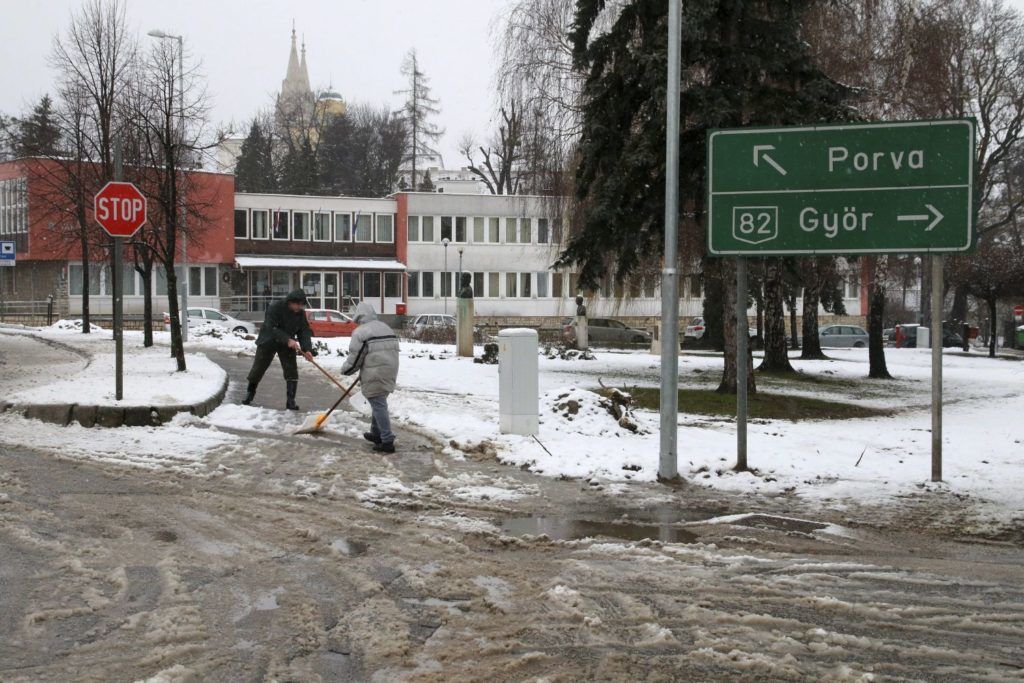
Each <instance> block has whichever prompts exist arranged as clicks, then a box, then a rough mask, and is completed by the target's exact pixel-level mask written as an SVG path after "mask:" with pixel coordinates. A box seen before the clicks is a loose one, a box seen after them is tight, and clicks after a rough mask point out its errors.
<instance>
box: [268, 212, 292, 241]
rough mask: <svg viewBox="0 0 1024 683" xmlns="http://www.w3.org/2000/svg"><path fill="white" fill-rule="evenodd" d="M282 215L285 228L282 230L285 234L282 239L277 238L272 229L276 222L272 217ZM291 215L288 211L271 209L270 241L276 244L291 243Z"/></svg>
mask: <svg viewBox="0 0 1024 683" xmlns="http://www.w3.org/2000/svg"><path fill="white" fill-rule="evenodd" d="M282 214H283V215H284V216H285V226H284V229H285V233H286V234H285V236H284V237H278V236H277V235H276V234H275V229H274V226H275V225H277V221H275V220H274V216H279V215H282ZM291 214H292V212H291V211H289V210H288V209H273V210H271V212H270V239H271V240H274V241H276V242H289V241H291V238H292V218H291Z"/></svg>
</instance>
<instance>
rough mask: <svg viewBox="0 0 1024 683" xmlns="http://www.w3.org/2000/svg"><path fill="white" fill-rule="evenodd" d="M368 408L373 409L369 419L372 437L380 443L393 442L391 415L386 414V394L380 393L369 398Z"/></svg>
mask: <svg viewBox="0 0 1024 683" xmlns="http://www.w3.org/2000/svg"><path fill="white" fill-rule="evenodd" d="M366 400H367V401H369V402H370V409H371V410H372V411H373V418H372V419H371V420H370V432H371V433H372V434H373V436H374V438H375V439H376V440H377V441H380V442H381V443H394V441H395V435H394V433H393V432H392V431H391V417H390V416H389V415H388V395H387V394H382V395H380V396H374V397H373V398H370V397H369V396H367V397H366Z"/></svg>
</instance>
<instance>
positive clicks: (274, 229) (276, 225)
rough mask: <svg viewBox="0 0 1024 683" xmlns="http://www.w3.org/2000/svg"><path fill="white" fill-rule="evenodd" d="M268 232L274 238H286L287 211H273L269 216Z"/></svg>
mask: <svg viewBox="0 0 1024 683" xmlns="http://www.w3.org/2000/svg"><path fill="white" fill-rule="evenodd" d="M270 225H271V228H270V234H271V236H272V237H273V238H274V239H275V240H286V239H288V212H287V211H274V212H273V213H272V214H271V216H270Z"/></svg>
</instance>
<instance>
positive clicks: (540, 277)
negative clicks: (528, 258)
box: [537, 271, 549, 299]
mask: <svg viewBox="0 0 1024 683" xmlns="http://www.w3.org/2000/svg"><path fill="white" fill-rule="evenodd" d="M548 276H549V274H548V273H547V271H542V272H539V273H537V298H538V299H546V298H548Z"/></svg>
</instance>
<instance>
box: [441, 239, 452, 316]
mask: <svg viewBox="0 0 1024 683" xmlns="http://www.w3.org/2000/svg"><path fill="white" fill-rule="evenodd" d="M450 242H451V240H450V239H448V238H447V237H445V238H444V239H443V240H441V244H443V245H444V278H445V279H444V280H442V281H441V292H442V293H443V294H444V314H445V315H448V291H449V290H450V289H451V288H452V282H451V280H450V279H449V278H448V244H449V243H450ZM445 282H447V283H448V286H447V287H445Z"/></svg>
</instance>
